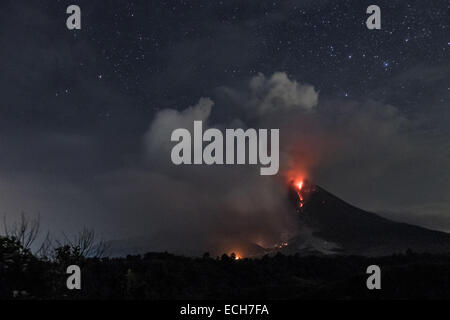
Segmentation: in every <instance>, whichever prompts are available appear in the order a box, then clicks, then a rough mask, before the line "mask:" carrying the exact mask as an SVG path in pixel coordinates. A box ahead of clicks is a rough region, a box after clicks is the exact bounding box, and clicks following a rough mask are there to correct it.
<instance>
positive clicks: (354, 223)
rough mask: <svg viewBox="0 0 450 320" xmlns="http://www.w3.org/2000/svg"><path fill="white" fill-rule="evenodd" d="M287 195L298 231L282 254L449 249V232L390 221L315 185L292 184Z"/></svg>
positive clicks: (385, 252)
mask: <svg viewBox="0 0 450 320" xmlns="http://www.w3.org/2000/svg"><path fill="white" fill-rule="evenodd" d="M299 187H300V188H299ZM289 198H290V200H291V202H292V203H293V206H294V207H295V213H296V214H297V216H298V223H299V227H300V233H299V235H298V236H296V237H294V238H292V239H290V240H288V241H287V242H286V243H285V244H284V245H283V246H282V247H280V248H278V250H277V251H281V252H282V253H286V254H294V253H305V254H311V253H320V254H355V255H364V256H382V255H391V254H396V253H405V252H406V251H408V250H411V251H413V252H418V253H419V252H420V253H424V252H426V253H448V252H450V234H447V233H445V232H440V231H434V230H430V229H426V228H423V227H419V226H414V225H411V224H406V223H399V222H394V221H391V220H389V219H386V218H383V217H381V216H379V215H377V214H374V213H371V212H368V211H365V210H362V209H359V208H357V207H355V206H353V205H351V204H349V203H346V202H345V201H343V200H341V199H339V198H338V197H336V196H334V195H333V194H331V193H329V192H328V191H326V190H324V189H322V188H321V187H319V186H315V185H312V184H309V183H307V182H305V183H301V184H298V183H292V184H291V186H290V191H289Z"/></svg>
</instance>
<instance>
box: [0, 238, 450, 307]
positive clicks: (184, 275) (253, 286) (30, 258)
mask: <svg viewBox="0 0 450 320" xmlns="http://www.w3.org/2000/svg"><path fill="white" fill-rule="evenodd" d="M72 264H77V265H79V266H80V268H81V271H82V280H81V282H82V289H81V290H72V291H71V290H68V289H67V287H66V279H67V277H68V276H69V275H67V274H66V268H67V267H68V266H69V265H72ZM371 264H377V265H379V266H380V267H381V270H382V282H381V283H382V290H373V291H369V290H368V289H367V288H366V279H367V277H368V275H366V273H365V271H366V268H367V266H369V265H371ZM0 298H1V299H13V298H15V299H241V298H242V299H308V298H309V299H310V298H313V299H330V298H331V299H410V298H429V299H443V298H450V255H428V254H415V253H412V252H408V253H405V254H403V255H394V256H389V257H383V258H365V257H360V256H322V257H318V256H310V257H300V256H284V255H281V254H278V255H276V256H273V257H268V256H265V257H262V258H260V259H239V260H237V259H235V258H234V256H233V255H232V256H227V255H223V256H222V257H220V258H211V257H209V255H208V254H205V255H204V256H203V257H201V258H189V257H181V256H174V255H171V254H168V253H148V254H145V255H142V256H140V255H139V256H128V257H126V258H98V257H97V258H90V257H86V256H84V255H83V254H82V253H81V251H80V250H79V248H77V246H70V245H65V246H61V247H58V248H56V249H54V252H53V257H52V258H48V257H37V256H36V255H33V254H32V253H31V252H30V250H28V249H25V248H24V247H23V246H22V244H21V243H20V241H18V240H17V239H15V238H13V237H0Z"/></svg>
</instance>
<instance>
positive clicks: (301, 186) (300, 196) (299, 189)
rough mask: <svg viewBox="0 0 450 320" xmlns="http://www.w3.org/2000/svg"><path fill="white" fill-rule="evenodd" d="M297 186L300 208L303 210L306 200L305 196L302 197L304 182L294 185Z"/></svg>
mask: <svg viewBox="0 0 450 320" xmlns="http://www.w3.org/2000/svg"><path fill="white" fill-rule="evenodd" d="M294 185H295V189H296V190H295V191H296V192H297V195H298V207H299V208H302V207H303V204H304V199H303V195H302V188H303V180H300V181H297V182H295V183H294Z"/></svg>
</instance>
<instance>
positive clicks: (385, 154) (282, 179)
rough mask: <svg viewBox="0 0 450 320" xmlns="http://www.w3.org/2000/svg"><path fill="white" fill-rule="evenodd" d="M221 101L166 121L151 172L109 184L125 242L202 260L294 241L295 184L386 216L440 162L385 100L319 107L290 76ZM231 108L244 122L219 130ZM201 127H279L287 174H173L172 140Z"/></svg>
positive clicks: (203, 170) (261, 80)
mask: <svg viewBox="0 0 450 320" xmlns="http://www.w3.org/2000/svg"><path fill="white" fill-rule="evenodd" d="M216 94H217V97H215V98H201V99H200V100H199V102H198V103H197V104H196V105H194V106H191V107H188V108H187V109H185V110H183V111H177V110H173V109H165V110H161V111H160V112H158V113H157V114H156V115H155V117H154V119H153V120H152V122H151V124H150V127H149V129H148V131H147V132H146V133H145V135H144V137H143V142H144V143H143V149H144V151H143V154H145V156H144V158H143V159H142V162H141V164H140V165H134V166H131V167H129V168H128V169H124V170H121V171H116V172H114V173H112V174H110V175H105V176H103V177H102V178H101V179H100V180H99V182H100V184H101V185H102V187H101V188H100V189H101V190H102V193H103V197H105V198H106V199H108V201H106V203H109V204H111V205H112V207H111V219H112V220H111V221H113V222H112V223H113V224H116V223H117V224H120V223H122V224H123V228H124V229H123V230H122V231H125V234H146V235H147V237H146V239H151V241H149V242H148V245H150V246H153V247H151V248H147V249H152V250H172V251H176V252H183V253H197V254H198V253H201V250H211V249H212V248H216V249H217V248H220V249H219V250H223V251H230V250H233V246H235V247H236V246H242V243H245V242H253V243H257V244H259V245H262V246H270V245H274V244H275V243H277V242H278V241H282V240H285V239H286V238H289V237H290V236H293V235H294V234H296V233H298V232H300V230H299V228H298V224H297V220H296V219H295V214H294V213H293V212H292V208H290V207H289V203H288V201H287V198H286V182H287V181H288V180H289V179H291V178H297V177H302V178H309V179H311V180H312V181H313V182H314V183H317V184H319V185H322V186H323V187H325V188H327V189H329V190H330V191H332V192H334V193H336V194H337V195H338V196H341V197H342V198H343V199H345V200H347V201H350V202H351V203H354V204H357V205H359V206H361V207H362V208H365V209H373V210H376V211H379V212H384V211H383V208H386V207H389V206H391V207H395V204H397V205H401V203H403V204H405V203H404V199H408V198H410V197H408V193H410V192H411V191H410V190H409V191H403V190H402V189H401V188H404V183H405V181H406V182H410V181H412V180H414V178H413V177H414V176H419V177H420V176H422V175H421V174H420V173H418V172H416V166H417V165H420V163H421V162H422V163H423V162H424V161H425V158H427V157H429V155H430V153H428V152H425V153H424V150H426V148H424V145H423V144H421V143H420V141H418V140H414V139H412V137H411V132H413V131H414V123H413V122H412V121H411V120H409V119H407V118H405V117H404V116H402V114H401V112H400V111H399V110H398V109H397V108H396V107H394V106H392V105H389V104H383V103H380V102H376V101H365V102H358V101H351V100H333V101H331V100H329V101H321V102H319V99H318V92H317V90H315V89H314V87H313V86H311V85H308V84H300V83H298V82H296V81H295V80H291V79H289V77H288V75H287V74H286V73H282V72H278V73H274V74H273V75H271V76H269V77H265V76H264V75H261V74H260V75H257V76H255V77H253V78H252V79H250V81H249V82H248V84H247V86H246V87H244V88H224V87H222V88H220V89H219V90H218V91H217V92H216ZM225 107H229V108H230V110H232V112H233V114H236V115H239V117H238V118H233V119H232V120H230V121H229V122H228V123H224V122H217V123H215V121H213V115H214V112H215V110H217V109H220V108H225ZM194 120H202V121H204V123H205V126H209V127H218V128H233V127H244V128H245V127H247V126H249V127H256V128H279V129H280V134H281V136H280V156H281V158H280V165H281V168H280V173H279V175H278V176H276V177H262V176H260V175H259V174H258V172H257V168H255V167H254V166H237V165H235V166H203V165H202V166H193V165H191V166H174V165H172V163H171V162H170V150H171V147H172V144H171V143H170V134H171V132H172V130H174V129H176V128H179V127H186V128H191V127H192V123H193V121H194ZM422 167H423V165H422ZM397 179H398V181H397ZM405 190H406V189H405ZM402 197H404V199H403V198H402ZM124 212H126V213H127V214H126V218H127V219H126V221H123V220H122V219H123V217H124ZM386 215H387V216H388V217H390V218H392V217H394V218H397V217H400V218H401V217H403V218H405V216H404V215H403V216H402V215H396V214H393V213H392V212H390V213H388V214H386ZM410 218H411V217H410ZM413 218H414V217H413ZM403 220H406V221H407V220H408V218H407V219H403ZM410 220H411V219H410ZM413 220H414V219H413ZM417 220H420V219H417V216H416V218H415V220H414V221H417ZM119 221H122V222H119ZM147 241H148V240H147ZM231 243H233V245H231ZM236 243H238V245H237V244H236Z"/></svg>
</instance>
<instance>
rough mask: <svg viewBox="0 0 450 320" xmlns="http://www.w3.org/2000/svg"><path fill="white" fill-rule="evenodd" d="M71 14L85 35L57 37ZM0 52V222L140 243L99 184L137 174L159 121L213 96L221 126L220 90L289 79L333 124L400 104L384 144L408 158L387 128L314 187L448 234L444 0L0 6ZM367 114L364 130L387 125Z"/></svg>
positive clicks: (448, 63)
mask: <svg viewBox="0 0 450 320" xmlns="http://www.w3.org/2000/svg"><path fill="white" fill-rule="evenodd" d="M71 4H77V5H79V6H80V7H81V11H82V29H81V30H68V29H67V28H66V24H65V22H66V21H65V20H66V18H67V14H66V8H67V6H68V5H71ZM371 4H377V5H378V6H380V8H381V16H382V23H381V25H382V28H381V30H368V29H367V28H366V26H365V22H366V19H367V17H368V15H367V14H366V8H367V7H368V6H369V5H371ZM0 45H1V50H0V93H1V99H0V150H1V157H0V203H2V205H3V207H0V212H2V213H5V214H6V215H7V216H8V217H9V219H11V220H13V219H14V218H15V217H17V216H18V214H19V213H20V212H21V211H25V212H27V213H29V214H32V215H33V214H37V213H40V215H41V217H42V219H43V224H44V225H45V226H47V227H48V228H50V229H54V230H68V231H69V232H70V231H73V230H77V229H79V228H80V227H81V226H83V225H92V226H94V227H95V228H97V229H99V230H100V231H102V232H105V233H106V234H107V235H108V236H109V237H112V238H114V237H120V236H127V235H134V234H138V233H144V232H146V231H145V230H146V229H145V228H143V229H139V228H138V227H136V226H135V225H133V224H129V225H126V224H125V225H124V224H123V220H124V215H127V214H129V212H130V210H132V208H133V207H130V206H124V207H122V204H116V203H114V204H111V202H110V199H109V198H108V197H107V196H105V193H104V192H103V191H104V190H110V189H111V188H114V187H115V186H117V185H120V182H117V180H108V179H106V180H105V179H104V177H105V176H108V177H112V176H113V177H116V176H117V175H118V172H122V171H123V170H125V168H128V169H127V171H130V169H129V168H136V167H139V168H140V169H139V170H141V168H142V166H141V165H136V163H140V162H141V161H142V159H141V158H142V154H143V146H142V145H143V139H144V138H143V137H144V135H145V133H146V132H147V130H148V129H149V125H150V123H151V121H152V119H153V118H154V117H155V115H156V114H157V113H158V112H159V111H160V110H163V109H168V108H170V109H175V110H183V109H185V108H187V107H188V106H192V105H195V104H196V103H197V101H198V100H199V98H200V97H211V99H213V100H214V101H215V102H216V106H215V109H214V111H213V112H212V114H211V120H212V121H213V122H217V123H225V122H230V121H232V120H233V119H234V118H236V115H237V114H239V111H238V108H237V107H236V106H234V105H233V104H226V103H221V91H220V90H219V89H220V88H224V87H226V88H231V89H233V90H236V91H243V90H244V89H242V88H245V87H246V86H247V85H248V82H249V81H250V79H251V78H252V77H255V76H257V75H258V74H260V73H261V74H264V75H265V76H267V77H270V76H271V75H272V74H273V73H275V72H285V73H286V74H287V75H288V76H289V79H292V80H293V81H298V82H299V83H306V84H309V85H312V86H314V88H315V90H316V91H317V92H318V94H319V106H318V108H319V110H321V112H322V115H323V119H325V120H323V121H325V122H327V123H329V124H327V126H328V128H333V126H334V124H335V123H336V122H339V119H340V116H341V113H345V112H358V111H348V110H355V109H356V110H359V109H358V108H359V107H358V106H359V105H364V104H365V103H372V104H377V105H378V104H379V105H383V106H387V105H388V106H394V107H395V113H396V121H397V120H398V119H401V120H402V121H405V122H407V125H406V127H405V128H403V127H402V129H401V130H400V129H399V131H401V133H399V132H398V131H396V132H395V133H393V134H394V135H395V138H394V139H396V138H397V137H398V135H400V134H401V138H402V139H405V141H407V142H406V143H410V142H411V145H409V144H408V148H406V149H407V150H409V151H411V150H412V151H411V152H408V151H406V152H401V153H399V152H395V149H398V148H397V147H396V145H395V144H394V145H391V144H390V140H392V139H390V132H387V133H386V132H382V133H380V135H378V137H381V138H380V139H381V140H380V141H377V143H376V148H377V149H376V151H374V154H376V156H373V157H371V159H367V157H368V156H367V157H365V156H362V155H361V154H362V153H361V152H356V151H355V153H354V154H353V153H352V152H353V151H354V150H353V149H352V150H353V151H352V150H350V149H348V150H350V151H349V152H347V154H348V153H352V154H353V156H352V157H349V158H345V157H344V158H342V157H337V159H338V160H337V161H336V163H334V164H333V165H329V166H328V167H326V168H324V169H323V170H318V172H317V174H315V175H314V177H315V179H316V182H317V183H318V184H321V185H323V186H325V187H326V188H328V189H329V190H330V191H332V192H333V193H336V194H337V195H339V196H341V197H342V198H344V199H346V200H348V201H350V202H352V203H355V204H357V205H359V206H362V207H364V208H367V209H371V210H374V211H377V212H380V213H381V214H384V215H385V216H388V217H390V218H393V219H396V220H401V221H407V222H411V223H417V224H421V225H424V226H428V227H433V228H439V229H442V230H447V231H450V196H449V194H450V183H449V180H450V172H449V170H450V160H449V159H450V157H449V156H450V126H449V125H448V124H449V119H450V109H449V107H450V81H449V80H450V76H449V75H450V60H449V58H450V4H449V3H448V2H446V1H442V0H431V1H403V0H398V1H392V0H391V1H385V0H377V1H356V0H339V1H336V0H334V1H333V0H321V1H312V0H286V1H273V0H272V1H265V0H258V1H254V0H250V1H212V0H209V1H197V0H189V1H184V0H181V1H175V0H174V1H144V0H140V1H126V0H111V1H107V2H105V1H92V0H90V1H85V0H77V1H62V0H61V1H59V0H58V1H56V0H53V1H50V0H45V1H38V2H37V1H33V2H30V1H22V0H20V1H17V0H16V1H12V0H4V1H2V2H1V4H0ZM336 105H339V106H340V107H339V108H334V106H336ZM381 117H383V115H382V116H381ZM358 119H360V118H358ZM367 119H369V120H367V121H368V123H369V125H368V126H367V128H368V129H367V130H377V128H380V127H381V128H385V127H383V126H382V125H380V126H378V124H377V123H376V122H374V121H372V122H371V120H370V119H371V118H367ZM361 130H362V131H363V129H361ZM386 130H390V129H386ZM396 130H397V129H396ZM327 132H328V133H329V134H332V133H333V131H332V130H331V129H328V131H327ZM358 132H359V131H357V132H356V133H355V132H353V135H354V136H353V137H354V138H357V136H359V133H358ZM300 138H301V137H300ZM348 139H351V138H348ZM383 139H384V140H383ZM402 141H403V140H402ZM359 142H361V141H359ZM362 145H364V143H363V142H362ZM361 148H362V147H361ZM355 150H356V148H355ZM374 163H376V165H379V164H384V165H383V166H379V167H376V165H375V164H374ZM373 168H375V169H373ZM372 169H373V171H374V172H372ZM135 171H136V170H135ZM369 171H371V172H369ZM343 175H344V176H343ZM349 175H351V177H349ZM138 176H139V175H138ZM119 180H120V179H119ZM129 180H133V179H132V178H131V177H130V176H127V183H131V184H132V182H130V181H129ZM99 181H101V182H99ZM105 181H114V182H109V183H107V182H105ZM136 181H138V182H136V183H137V184H141V183H142V181H140V180H139V178H136ZM117 188H119V187H117ZM123 188H124V189H126V188H127V187H125V186H124V187H123ZM154 188H155V186H154V185H150V186H147V192H148V193H153V189H154ZM135 194H142V196H143V197H145V192H144V191H143V190H142V189H140V190H139V191H137V192H135ZM119 209H121V210H122V211H121V210H119ZM147 209H148V210H147V211H152V210H154V208H151V205H150V207H149V208H147ZM115 211H117V212H115ZM124 211H126V212H127V213H126V214H125V213H124ZM144 211H145V210H144ZM113 212H114V213H113ZM140 214H141V213H140ZM136 215H137V214H136ZM130 219H133V215H131V218H130ZM119 225H120V228H119V227H118V226H119Z"/></svg>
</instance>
